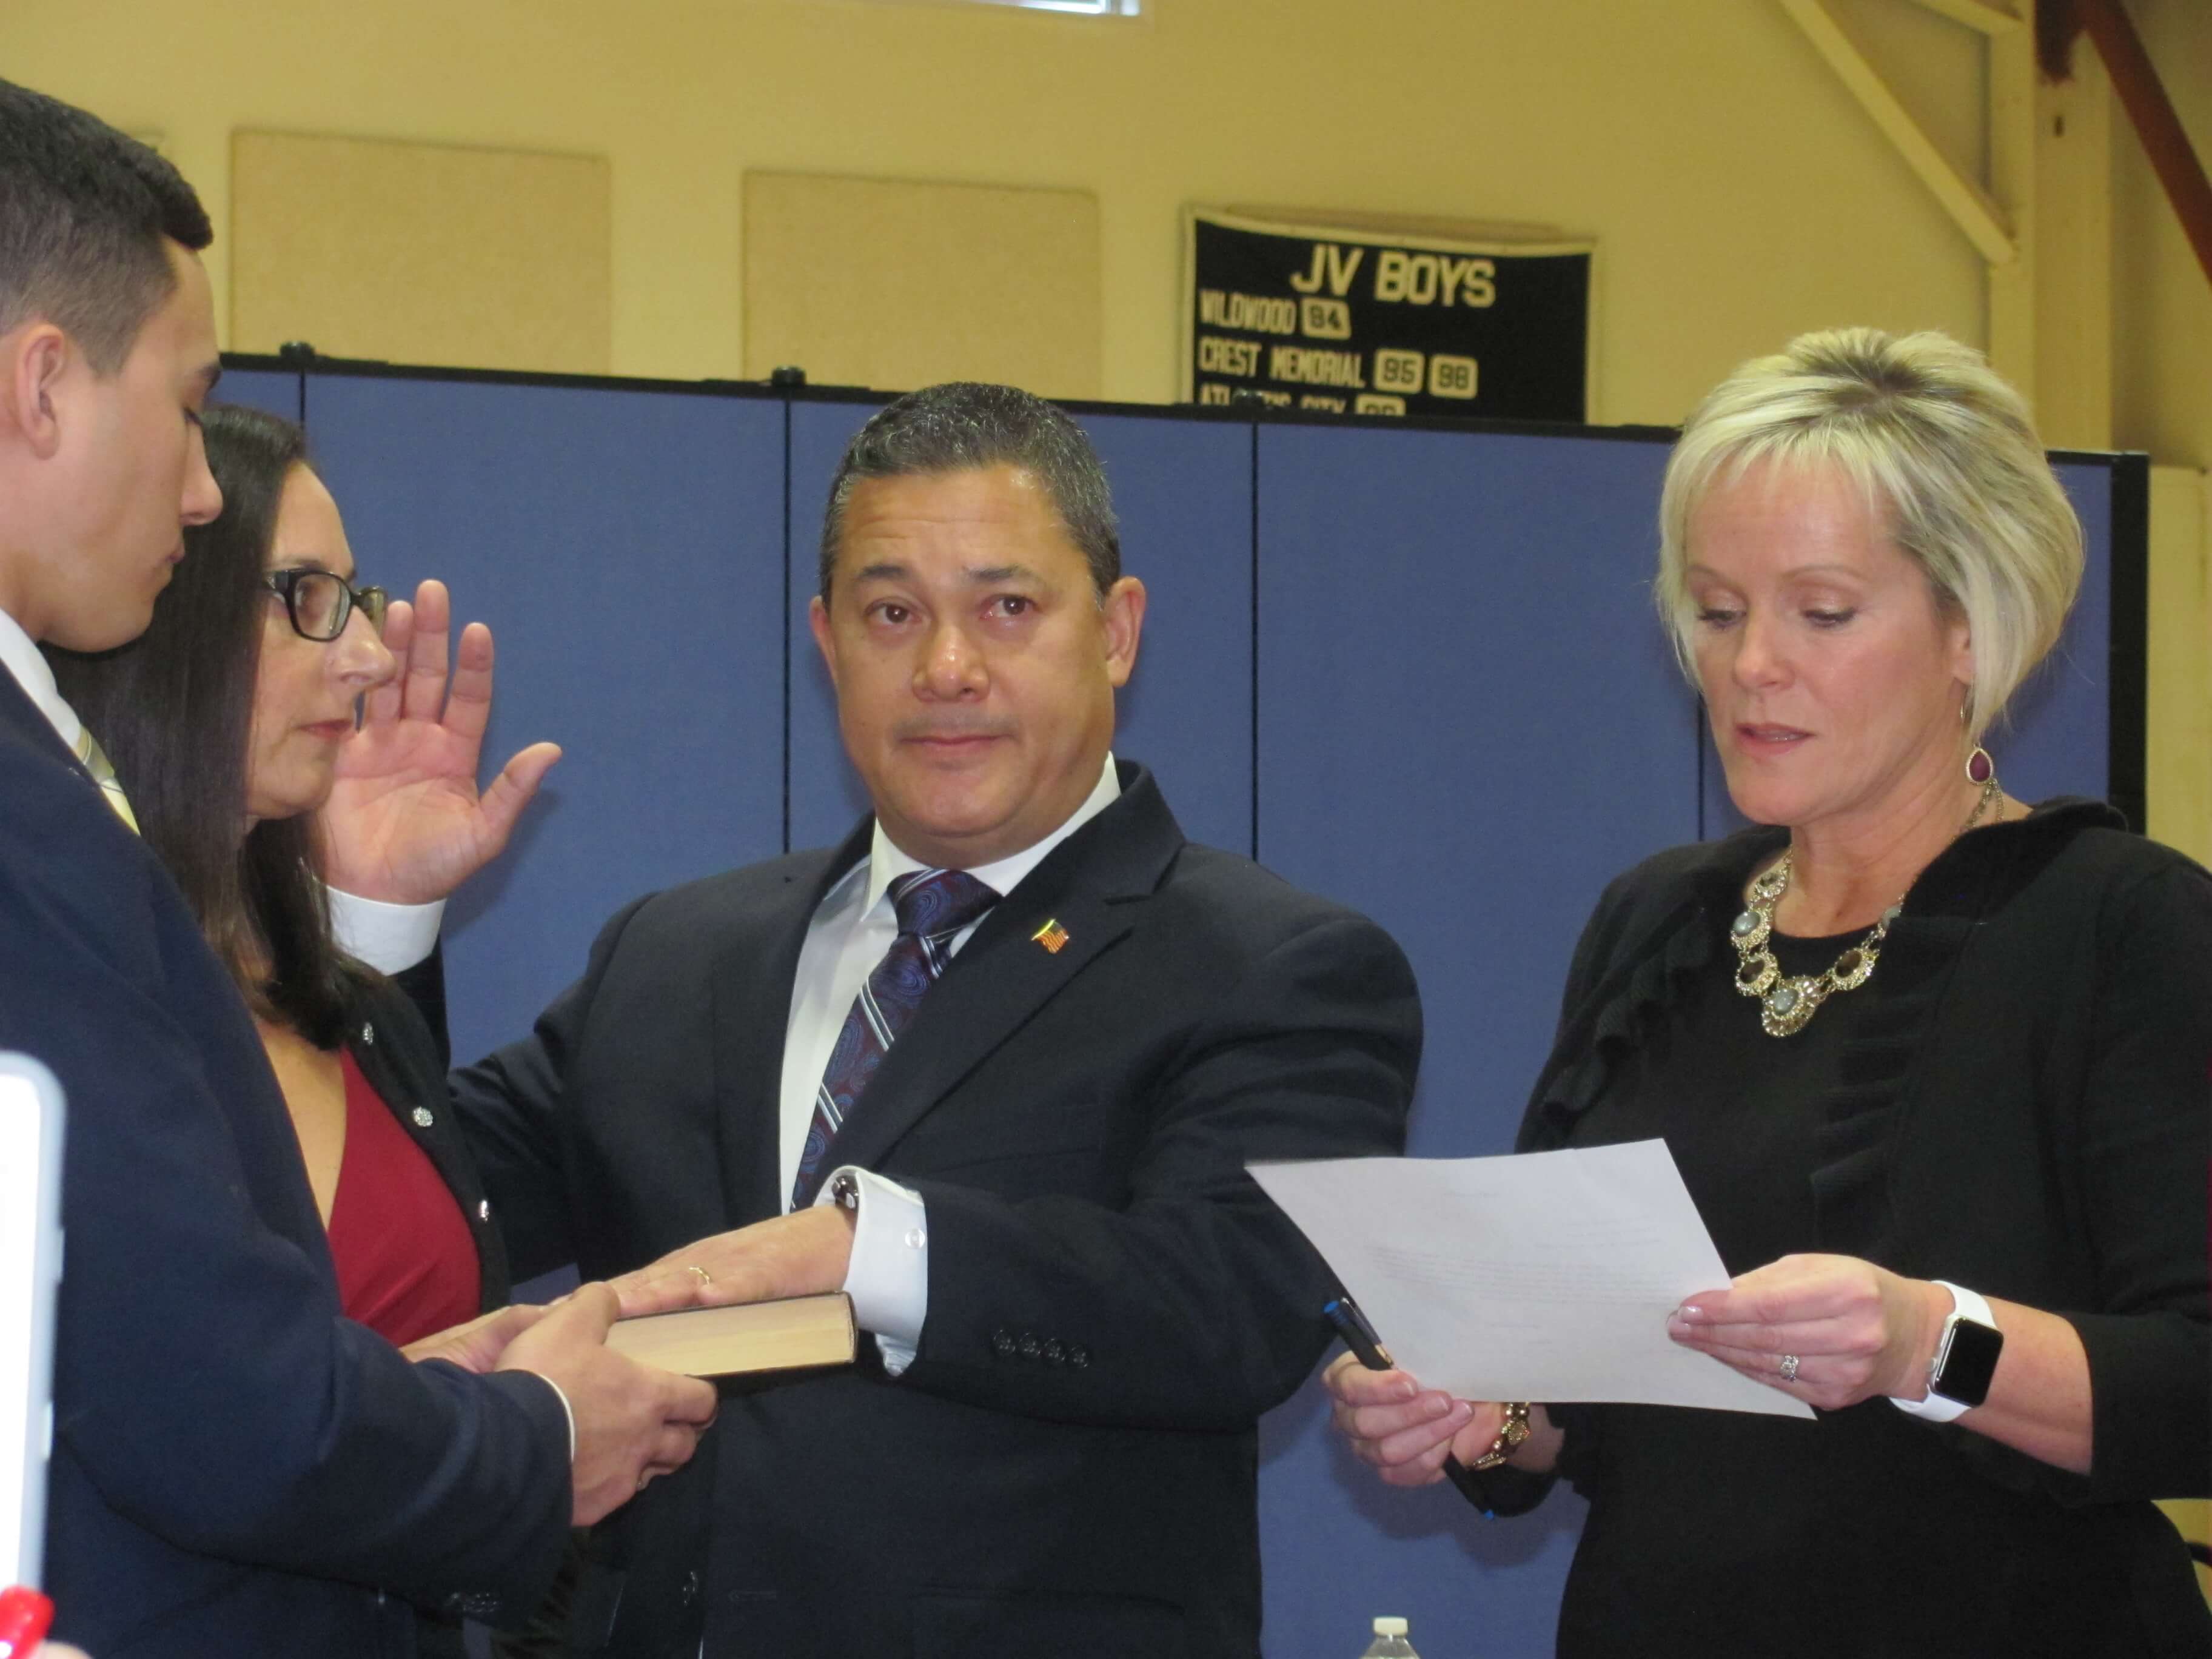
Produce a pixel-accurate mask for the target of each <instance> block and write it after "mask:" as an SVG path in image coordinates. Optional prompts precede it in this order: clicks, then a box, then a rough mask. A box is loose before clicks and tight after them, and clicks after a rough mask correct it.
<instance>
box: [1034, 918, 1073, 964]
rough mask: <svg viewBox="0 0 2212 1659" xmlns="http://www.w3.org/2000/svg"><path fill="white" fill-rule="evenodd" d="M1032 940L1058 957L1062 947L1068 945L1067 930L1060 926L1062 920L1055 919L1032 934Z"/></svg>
mask: <svg viewBox="0 0 2212 1659" xmlns="http://www.w3.org/2000/svg"><path fill="white" fill-rule="evenodd" d="M1030 939H1033V940H1035V941H1036V943H1037V944H1039V945H1043V946H1044V948H1045V949H1046V950H1048V951H1051V952H1052V954H1053V955H1054V956H1058V955H1059V954H1060V947H1061V946H1062V945H1066V943H1067V929H1066V928H1065V927H1061V926H1060V920H1059V918H1058V917H1054V919H1053V920H1052V921H1048V922H1046V923H1045V925H1044V926H1043V927H1040V928H1038V929H1037V930H1036V932H1035V933H1031V934H1030Z"/></svg>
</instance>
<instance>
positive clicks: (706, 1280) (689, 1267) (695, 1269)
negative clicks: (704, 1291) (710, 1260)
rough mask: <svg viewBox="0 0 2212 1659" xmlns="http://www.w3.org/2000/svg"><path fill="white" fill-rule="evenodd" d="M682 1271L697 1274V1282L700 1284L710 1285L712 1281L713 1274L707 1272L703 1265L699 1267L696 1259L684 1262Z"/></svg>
mask: <svg viewBox="0 0 2212 1659" xmlns="http://www.w3.org/2000/svg"><path fill="white" fill-rule="evenodd" d="M684 1272H685V1273H696V1274H698V1275H699V1282H700V1283H701V1284H702V1285H711V1284H713V1283H714V1274H712V1273H708V1271H707V1270H706V1269H705V1268H704V1267H701V1266H700V1265H699V1264H698V1263H697V1262H696V1261H691V1262H686V1263H685V1264H684Z"/></svg>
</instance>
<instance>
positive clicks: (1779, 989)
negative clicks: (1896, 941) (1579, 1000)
mask: <svg viewBox="0 0 2212 1659" xmlns="http://www.w3.org/2000/svg"><path fill="white" fill-rule="evenodd" d="M1999 793H2000V792H1999V790H1998V787H1997V779H1996V773H1994V772H1992V773H1990V779H1989V781H1988V782H1987V783H1984V785H1983V786H1982V793H1981V798H1980V799H1978V800H1977V801H1976V802H1975V803H1974V810H1973V811H1971V812H1969V813H1967V814H1966V822H1965V823H1962V824H1960V826H1959V828H1958V830H1957V831H1956V833H1955V834H1954V835H1953V836H1952V837H1951V839H1952V840H1954V841H1956V840H1957V839H1958V838H1959V836H1963V835H1965V834H1966V831H1967V830H1969V829H1972V828H1973V827H1974V826H1975V824H1977V823H1979V822H1981V817H1982V814H1983V813H1984V812H1986V811H1989V809H1990V802H1991V801H1993V800H1995V799H1997V797H1998V794H1999ZM1789 890H1790V854H1787V853H1784V854H1783V855H1782V857H1781V858H1780V860H1778V861H1777V862H1776V864H1775V866H1774V867H1773V868H1772V869H1771V870H1769V871H1768V872H1766V873H1765V874H1764V875H1762V876H1760V877H1759V879H1758V880H1756V881H1754V882H1753V883H1752V884H1751V889H1750V900H1749V904H1748V907H1747V908H1746V909H1745V910H1743V912H1742V913H1741V914H1740V915H1738V916H1737V917H1736V919H1735V921H1732V922H1730V923H1729V944H1731V945H1735V957H1736V962H1735V988H1736V989H1737V990H1739V991H1741V993H1742V994H1744V995H1746V996H1747V997H1757V998H1758V999H1759V1028H1760V1029H1761V1030H1764V1031H1765V1033H1766V1035H1767V1036H1778V1037H1785V1036H1796V1034H1797V1033H1798V1032H1800V1031H1802V1030H1804V1029H1805V1027H1806V1026H1807V1025H1808V1024H1810V1023H1811V1022H1812V1018H1813V1016H1814V1014H1816V1013H1818V1012H1820V1005H1821V1004H1822V1003H1824V1002H1826V1000H1828V999H1829V998H1830V997H1832V996H1834V995H1835V994H1837V993H1838V992H1839V991H1856V990H1857V989H1858V988H1859V987H1860V986H1862V985H1863V984H1865V983H1866V982H1867V981H1869V980H1870V979H1872V978H1873V977H1874V965H1875V963H1877V962H1879V961H1880V960H1881V942H1882V940H1883V939H1887V937H1888V936H1889V924H1890V923H1892V922H1893V921H1896V920H1897V918H1898V915H1899V912H1900V911H1902V910H1903V909H1904V908H1905V896H1904V895H1903V894H1899V896H1898V900H1897V902H1896V903H1894V904H1893V905H1891V906H1890V907H1889V908H1887V910H1884V911H1883V912H1882V913H1881V921H1877V922H1875V925H1874V931H1873V932H1871V933H1869V934H1868V935H1867V936H1866V937H1865V938H1864V939H1861V940H1860V941H1859V942H1858V943H1857V945H1852V946H1851V948H1850V950H1848V951H1844V953H1843V955H1841V956H1839V957H1837V958H1836V960H1835V962H1834V963H1833V964H1832V965H1831V966H1830V968H1829V969H1828V970H1827V971H1826V973H1823V974H1799V975H1796V976H1795V977H1794V978H1790V979H1784V977H1783V975H1782V964H1781V963H1778V962H1777V961H1776V960H1775V959H1774V952H1773V951H1771V950H1769V949H1768V948H1767V941H1768V940H1769V939H1772V938H1773V937H1774V907H1775V906H1776V905H1777V904H1778V903H1780V902H1782V896H1783V895H1784V893H1786V892H1788V891H1789Z"/></svg>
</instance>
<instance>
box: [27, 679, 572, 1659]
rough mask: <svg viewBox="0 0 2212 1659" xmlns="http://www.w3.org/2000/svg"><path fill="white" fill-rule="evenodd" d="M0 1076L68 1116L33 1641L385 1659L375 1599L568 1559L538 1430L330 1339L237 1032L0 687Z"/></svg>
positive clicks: (311, 1246) (396, 1603)
mask: <svg viewBox="0 0 2212 1659" xmlns="http://www.w3.org/2000/svg"><path fill="white" fill-rule="evenodd" d="M0 1048H19V1049H22V1050H24V1051H26V1052H27V1053H30V1054H35V1055H37V1056H38V1057H39V1058H40V1059H41V1060H45V1061H46V1064H47V1065H48V1066H52V1068H53V1070H54V1072H55V1073H56V1074H57V1075H58V1077H59V1078H60V1079H61V1082H62V1085H63V1086H64V1089H65V1090H66V1091H67V1093H68V1097H69V1109H70V1120H69V1124H68V1130H67V1143H66V1151H65V1156H64V1176H63V1225H64V1228H65V1229H66V1233H67V1252H68V1259H67V1262H66V1264H65V1276H64V1281H63V1284H62V1292H61V1300H60V1305H59V1312H58V1332H57V1339H58V1340H57V1344H56V1358H55V1376H54V1429H55V1433H54V1442H55V1443H54V1455H53V1465H52V1484H51V1489H50V1492H51V1498H50V1507H49V1511H48V1525H47V1540H46V1587H47V1589H49V1591H50V1592H51V1594H52V1595H53V1597H54V1599H55V1601H56V1603H57V1604H58V1616H57V1620H56V1624H55V1634H56V1635H57V1636H58V1637H64V1638H68V1639H69V1640H71V1641H73V1642H76V1643H77V1644H80V1645H81V1646H84V1647H87V1648H88V1649H90V1650H92V1651H93V1652H94V1653H97V1654H99V1655H100V1656H101V1659H133V1656H140V1655H164V1656H169V1655H174V1656H197V1655H208V1656H216V1655H221V1656H224V1659H230V1656H235V1655H240V1654H262V1653H272V1654H273V1653H301V1654H306V1653H313V1654H316V1655H318V1656H323V1655H339V1656H350V1655H356V1654H358V1655H368V1654H383V1653H404V1652H406V1651H407V1650H408V1648H409V1646H410V1644H411V1640H412V1635H411V1631H412V1622H413V1621H412V1617H411V1614H410V1611H409V1609H408V1608H407V1607H406V1606H405V1604H404V1602H403V1601H401V1600H400V1599H399V1598H400V1597H403V1596H405V1597H412V1598H414V1599H416V1600H418V1601H423V1602H426V1603H432V1604H435V1603H439V1602H442V1601H448V1600H449V1599H457V1598H466V1599H468V1600H470V1601H471V1604H472V1605H474V1606H476V1607H479V1608H481V1609H482V1610H483V1612H484V1613H488V1614H504V1615H505V1616H519V1615H520V1614H521V1613H526V1612H527V1611H528V1609H529V1607H531V1606H532V1604H533V1603H534V1601H535V1599H536V1597H537V1596H538V1594H539V1593H540V1592H541V1591H542V1590H543V1589H544V1583H545V1581H546V1580H547V1578H548V1577H550V1574H551V1572H552V1571H553V1569H554V1566H555V1565H556V1561H557V1560H558V1558H559V1555H560V1552H561V1548H562V1540H563V1538H564V1537H565V1535H566V1530H565V1529H566V1524H567V1520H568V1508H569V1494H568V1470H567V1462H568V1460H567V1455H566V1451H565V1446H566V1437H567V1428H566V1425H565V1423H564V1422H563V1419H562V1411H561V1407H560V1405H559V1402H558V1401H556V1399H555V1398H554V1397H553V1395H552V1394H551V1392H550V1390H549V1389H547V1388H546V1387H545V1385H544V1383H540V1382H538V1381H537V1380H535V1379H533V1378H530V1377H526V1376H504V1377H493V1378H486V1379H482V1380H479V1379H475V1378H471V1377H469V1376H465V1375H464V1374H463V1373H461V1372H460V1371H459V1370H455V1369H453V1368H452V1367H450V1366H447V1365H442V1364H430V1365H411V1364H408V1363H407V1362H406V1361H405V1360H404V1359H403V1358H401V1357H400V1356H399V1355H398V1352H395V1351H394V1350H393V1349H392V1347H391V1346H388V1345H387V1344H386V1343H385V1342H384V1341H382V1340H380V1338H378V1337H376V1336H374V1335H373V1334H371V1333H369V1332H368V1331H367V1330H365V1329H363V1328H361V1327H360V1326H358V1325H355V1324H353V1323H351V1322H349V1321H347V1320H345V1319H343V1317H341V1316H340V1315H339V1312H338V1306H337V1287H336V1285H335V1282H334V1280H333V1278H332V1275H331V1267H330V1257H329V1253H328V1250H327V1248H326V1246H325V1243H324V1237H323V1230H322V1226H321V1225H320V1222H319V1218H317V1216H316V1213H315V1206H314V1200H313V1195H312V1194H311V1193H310V1192H309V1190H308V1187H307V1176H306V1173H305V1171H304V1170H303V1168H302V1167H301V1161H300V1153H299V1147H298V1144H297V1142H296V1141H295V1139H294V1136H293V1133H292V1126H291V1121H290V1119H289V1117H288V1116H287V1115H286V1113H285V1109H284V1105H283V1099H282V1097H280V1096H279V1095H278V1093H277V1091H276V1081H275V1079H274V1078H273V1077H272V1076H271V1074H270V1070H269V1066H268V1062H267V1060H266V1058H265V1057H264V1054H263V1051H262V1048H261V1042H260V1039H259V1037H258V1036H257V1035H256V1033H255V1031H254V1030H253V1025H252V1021H251V1020H250V1019H249V1018H247V1015H246V1009H245V1006H244V1005H243V1003H242V1002H241V1001H240V999H239V996H238V994H237V992H236V991H235V990H234V988H233V987H232V986H231V984H230V981H229V980H228V977H227V976H226V975H225V974H224V973H223V971H222V969H221V967H220V966H218V965H217V963H216V960H215V958H214V957H212V956H211V955H210V953H209V951H208V950H207V947H206V945H204V943H203V942H202V940H201V938H200V934H199V930H198V928H197V926H196V924H195V923H194V921H193V919H192V917H191V913H190V912H189V911H188V910H187V909H186V908H185V903H184V901H183V900H182V899H181V898H180V897H179V896H178V893H177V891H176V889H175V888H174V887H173V885H172V884H171V883H170V881H169V879H168V878H167V875H166V874H165V873H164V872H162V871H161V867H160V866H159V865H158V864H157V863H156V862H155V859H154V857H153V855H152V854H150V853H149V852H148V851H147V850H146V848H144V847H143V845H141V844H140V842H138V840H137V837H136V836H132V835H131V834H130V833H129V831H127V830H126V829H124V828H123V827H122V825H121V823H119V822H118V820H117V818H116V817H115V816H114V814H113V813H112V811H110V810H109V808H108V806H107V805H106V801H105V800H104V799H102V798H101V797H100V793H99V791H98V790H97V788H95V787H94V785H93V784H92V782H91V781H90V779H89V778H88V777H87V776H86V775H85V774H84V773H83V772H82V770H80V769H78V768H77V766H76V763H75V762H74V761H73V760H72V759H71V758H70V756H69V754H68V752H67V750H64V748H63V746H62V744H61V743H60V741H59V740H58V738H56V737H55V735H54V732H53V730H52V727H51V726H48V725H47V724H46V720H45V719H44V718H43V717H42V716H41V715H40V714H39V712H38V710H37V709H36V708H34V707H33V705H32V703H31V702H30V700H29V699H28V698H27V696H24V694H23V692H22V690H21V688H20V687H18V686H17V685H16V684H15V680H14V679H13V678H11V677H9V675H8V674H6V673H5V672H4V671H0ZM386 1592H389V1594H386Z"/></svg>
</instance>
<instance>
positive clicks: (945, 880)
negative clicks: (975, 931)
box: [791, 870, 999, 1210]
mask: <svg viewBox="0 0 2212 1659" xmlns="http://www.w3.org/2000/svg"><path fill="white" fill-rule="evenodd" d="M890 894H891V907H892V908H894V909H896V911H897V912H898V937H897V938H896V939H893V940H892V941H891V948H890V950H888V951H884V959H883V960H882V961H881V962H879V963H877V964H876V970H875V972H873V973H872V974H870V975H868V982H867V983H866V984H865V985H863V986H862V987H860V995H858V996H857V997H854V999H853V1012H850V1013H849V1014H847V1015H846V1016H845V1026H844V1029H843V1030H841V1031H839V1032H838V1033H837V1046H836V1048H833V1049H831V1050H830V1051H829V1065H828V1066H825V1067H823V1073H822V1082H821V1084H820V1085H819V1086H818V1087H817V1089H816V1090H815V1091H814V1121H813V1122H812V1123H811V1124H810V1125H808V1126H807V1130H806V1145H805V1146H804V1147H803V1148H802V1149H801V1150H800V1152H799V1176H798V1178H797V1179H796V1180H794V1181H793V1182H792V1184H791V1207H792V1208H793V1209H794V1210H798V1209H803V1208H805V1206H807V1205H809V1204H811V1203H812V1202H813V1201H814V1192H815V1189H816V1188H817V1187H819V1186H820V1185H821V1184H822V1176H823V1171H824V1170H826V1169H828V1168H829V1143H830V1142H831V1141H832V1140H833V1139H836V1133H837V1129H838V1126H839V1125H841V1124H842V1123H843V1122H844V1121H845V1120H846V1118H847V1117H848V1116H849V1115H851V1113H852V1110H853V1107H854V1103H857V1102H858V1101H859V1099H860V1091H862V1090H863V1089H866V1087H867V1086H868V1079H870V1078H872V1077H873V1076H874V1075H875V1073H876V1067H877V1066H878V1065H879V1064H881V1063H882V1060H883V1058H884V1054H885V1052H886V1051H888V1050H889V1049H890V1046H891V1044H892V1043H893V1042H896V1041H897V1040H898V1035H899V1033H900V1032H901V1031H903V1030H905V1029H906V1027H907V1023H908V1021H909V1020H911V1019H912V1018H914V1013H915V1009H917V1008H919V1007H920V1006H921V998H922V994H923V993H924V992H926V991H927V990H928V989H929V987H931V986H933V985H934V984H935V983H937V979H938V975H940V974H942V973H943V972H944V971H945V963H947V962H948V961H949V960H951V945H952V941H953V939H954V938H955V937H956V936H957V934H958V933H959V932H960V930H961V929H962V928H963V927H967V926H968V925H969V923H971V922H973V921H975V920H976V918H978V917H979V916H981V915H982V914H983V913H984V912H985V911H986V910H987V909H989V908H991V907H992V906H993V905H994V904H996V903H997V902H999V896H998V895H997V894H996V893H994V892H993V891H992V890H990V889H989V888H988V887H986V886H985V885H984V884H982V883H981V882H980V881H978V880H976V879H975V877H973V876H971V875H969V873H968V872H966V871H965V870H917V871H915V872H911V873H910V874H908V875H903V876H901V877H900V878H898V879H897V880H896V881H894V882H893V883H891V886H890Z"/></svg>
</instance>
